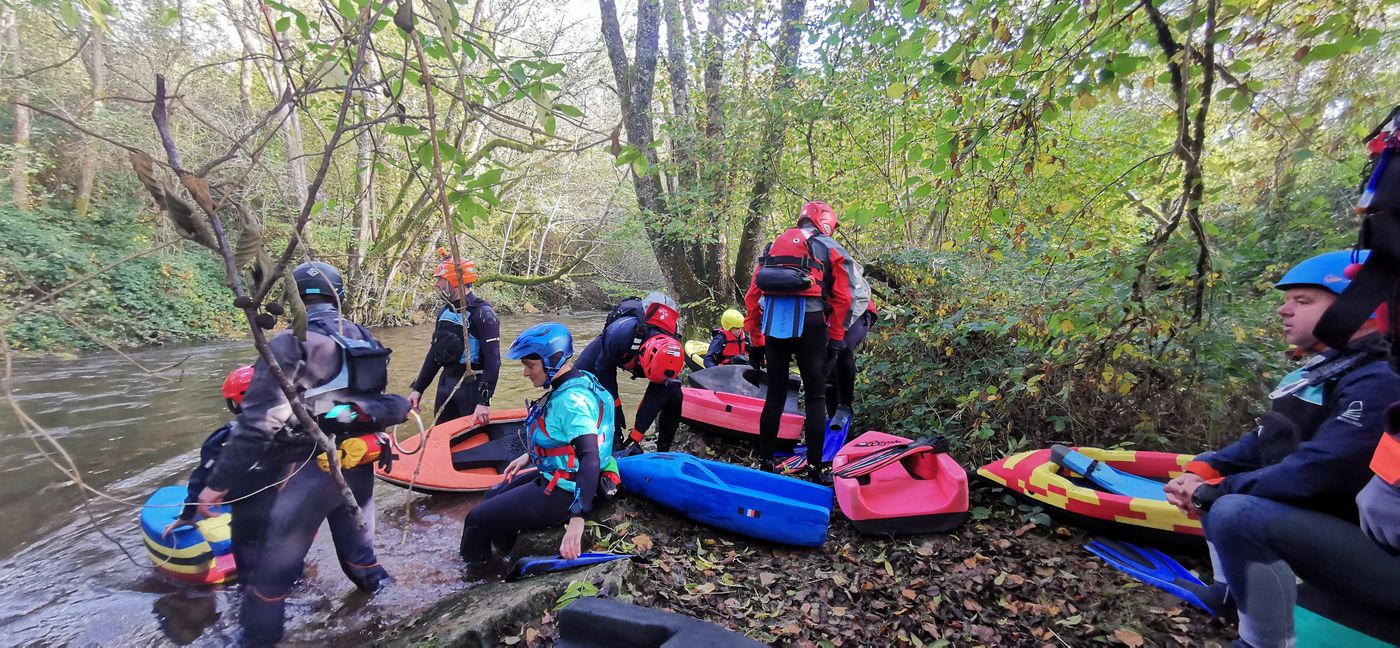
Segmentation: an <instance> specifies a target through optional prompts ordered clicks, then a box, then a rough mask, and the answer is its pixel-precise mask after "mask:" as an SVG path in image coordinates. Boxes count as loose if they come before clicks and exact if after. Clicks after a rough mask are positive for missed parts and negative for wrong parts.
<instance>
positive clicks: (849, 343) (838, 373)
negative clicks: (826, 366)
mask: <svg viewBox="0 0 1400 648" xmlns="http://www.w3.org/2000/svg"><path fill="white" fill-rule="evenodd" d="M875 312H876V308H875V300H873V299H872V300H870V304H869V305H868V306H867V307H866V309H865V311H864V312H862V313H861V314H860V317H857V318H856V319H855V322H853V323H852V324H851V326H850V327H849V328H847V329H846V347H845V348H843V349H841V350H840V351H839V352H837V354H836V358H835V364H834V365H833V366H832V367H831V371H830V372H829V373H830V375H829V376H828V377H827V382H826V415H827V417H828V418H830V417H832V416H835V415H836V410H838V409H841V408H845V409H846V411H847V412H853V411H854V410H855V402H856V349H857V348H859V347H860V345H861V343H862V342H864V341H865V336H866V334H868V333H870V329H871V328H872V327H874V326H875V322H876V319H877V317H876V314H875Z"/></svg>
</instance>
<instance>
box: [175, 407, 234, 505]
mask: <svg viewBox="0 0 1400 648" xmlns="http://www.w3.org/2000/svg"><path fill="white" fill-rule="evenodd" d="M232 432H233V423H225V424H224V425H223V427H220V428H219V429H217V430H214V431H213V432H212V433H210V434H209V436H208V437H205V439H204V443H202V444H200V446H199V465H198V466H195V467H194V470H192V471H190V480H189V487H188V489H187V490H186V495H185V507H184V508H182V509H180V519H181V520H185V521H192V520H194V519H195V517H196V516H197V515H198V512H197V511H198V508H199V505H198V504H196V502H197V501H198V500H199V492H200V491H202V490H204V486H205V482H206V481H208V479H209V473H210V472H211V471H213V470H214V462H215V460H217V459H218V458H219V453H221V452H223V449H224V444H225V443H228V437H229V434H230V433H232Z"/></svg>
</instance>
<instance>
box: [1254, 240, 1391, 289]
mask: <svg viewBox="0 0 1400 648" xmlns="http://www.w3.org/2000/svg"><path fill="white" fill-rule="evenodd" d="M1370 255H1371V251H1370V250H1337V251H1336V252H1323V253H1322V254H1319V255H1317V256H1315V257H1313V258H1311V259H1308V260H1306V261H1303V262H1302V263H1299V264H1298V265H1295V266H1293V269H1292V270H1289V271H1288V272H1285V273H1284V274H1283V278H1282V279H1279V280H1278V283H1276V284H1274V287H1275V288H1278V289H1279V290H1288V289H1289V288H1301V287H1304V286H1312V287H1315V288H1321V289H1323V290H1327V291H1331V292H1333V293H1336V294H1338V295H1340V294H1342V291H1343V290H1346V289H1347V286H1350V285H1351V279H1350V278H1348V277H1347V275H1346V269H1347V266H1349V265H1351V264H1353V263H1365V262H1366V257H1368V256H1370Z"/></svg>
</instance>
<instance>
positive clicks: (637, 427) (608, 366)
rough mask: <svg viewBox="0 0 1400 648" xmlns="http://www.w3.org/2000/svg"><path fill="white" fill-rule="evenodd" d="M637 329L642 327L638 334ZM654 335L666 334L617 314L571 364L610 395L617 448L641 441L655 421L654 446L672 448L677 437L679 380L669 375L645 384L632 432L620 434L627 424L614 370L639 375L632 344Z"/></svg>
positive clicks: (638, 365) (660, 449)
mask: <svg viewBox="0 0 1400 648" xmlns="http://www.w3.org/2000/svg"><path fill="white" fill-rule="evenodd" d="M639 329H644V332H642V333H641V334H640V335H638V331H639ZM655 335H667V333H666V332H665V331H662V330H661V329H658V328H656V327H654V326H638V324H637V318H636V317H632V316H626V317H620V318H618V319H617V320H616V321H614V322H613V323H612V324H610V325H609V326H608V327H607V328H606V329H604V330H603V334H602V335H599V336H598V337H596V338H594V339H593V341H592V342H589V343H588V346H586V347H584V349H583V352H582V353H579V354H578V360H577V361H575V363H574V367H576V368H578V369H580V370H583V371H587V372H589V373H591V374H593V375H594V376H596V377H597V378H598V382H599V383H601V384H602V385H603V388H604V389H606V390H607V391H608V393H609V394H611V395H612V402H613V407H614V411H613V421H614V425H615V427H616V432H617V434H616V436H615V437H614V439H613V443H614V445H615V446H616V447H622V445H623V444H624V443H625V442H627V441H629V440H631V441H637V442H640V440H641V438H642V434H644V433H645V432H646V431H647V430H648V429H649V428H651V424H652V422H653V421H655V422H656V423H657V426H656V449H657V450H658V451H661V452H666V451H669V450H670V449H671V443H672V441H673V440H674V439H675V438H676V429H677V428H678V427H680V424H681V402H682V395H681V381H680V380H679V379H675V378H672V379H669V380H667V381H665V382H664V383H649V384H647V390H646V393H645V394H643V395H642V402H640V403H638V404H637V416H636V419H635V420H633V421H632V430H633V431H632V433H631V434H630V435H628V436H627V437H626V438H624V436H623V434H622V432H623V429H624V428H625V427H626V426H627V419H626V417H625V416H623V414H622V398H621V397H620V396H619V395H618V387H617V370H618V369H623V370H626V371H630V372H631V373H632V376H633V377H634V378H636V377H639V376H641V375H642V374H641V371H642V369H641V365H640V359H639V358H638V354H637V351H636V350H635V347H639V346H640V342H638V340H637V338H638V337H640V338H641V342H645V341H646V340H648V339H650V338H651V337H652V336H655Z"/></svg>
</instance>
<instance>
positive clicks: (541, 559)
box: [506, 553, 636, 583]
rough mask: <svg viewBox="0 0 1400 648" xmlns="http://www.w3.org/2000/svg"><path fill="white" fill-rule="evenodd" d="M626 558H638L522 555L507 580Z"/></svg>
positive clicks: (622, 555) (508, 574)
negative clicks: (571, 558)
mask: <svg viewBox="0 0 1400 648" xmlns="http://www.w3.org/2000/svg"><path fill="white" fill-rule="evenodd" d="M626 558H636V556H634V555H632V554H610V553H586V554H579V557H578V558H575V559H573V560H566V559H564V558H560V557H559V556H521V557H519V558H516V559H515V560H514V561H513V562H511V564H510V569H509V570H507V571H506V582H507V583H509V582H511V581H516V580H520V579H522V578H525V577H526V576H538V575H540V574H548V573H551V572H557V571H564V570H566V569H573V568H575V567H587V566H588V565H596V564H599V563H605V562H612V561H614V560H623V559H626Z"/></svg>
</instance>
